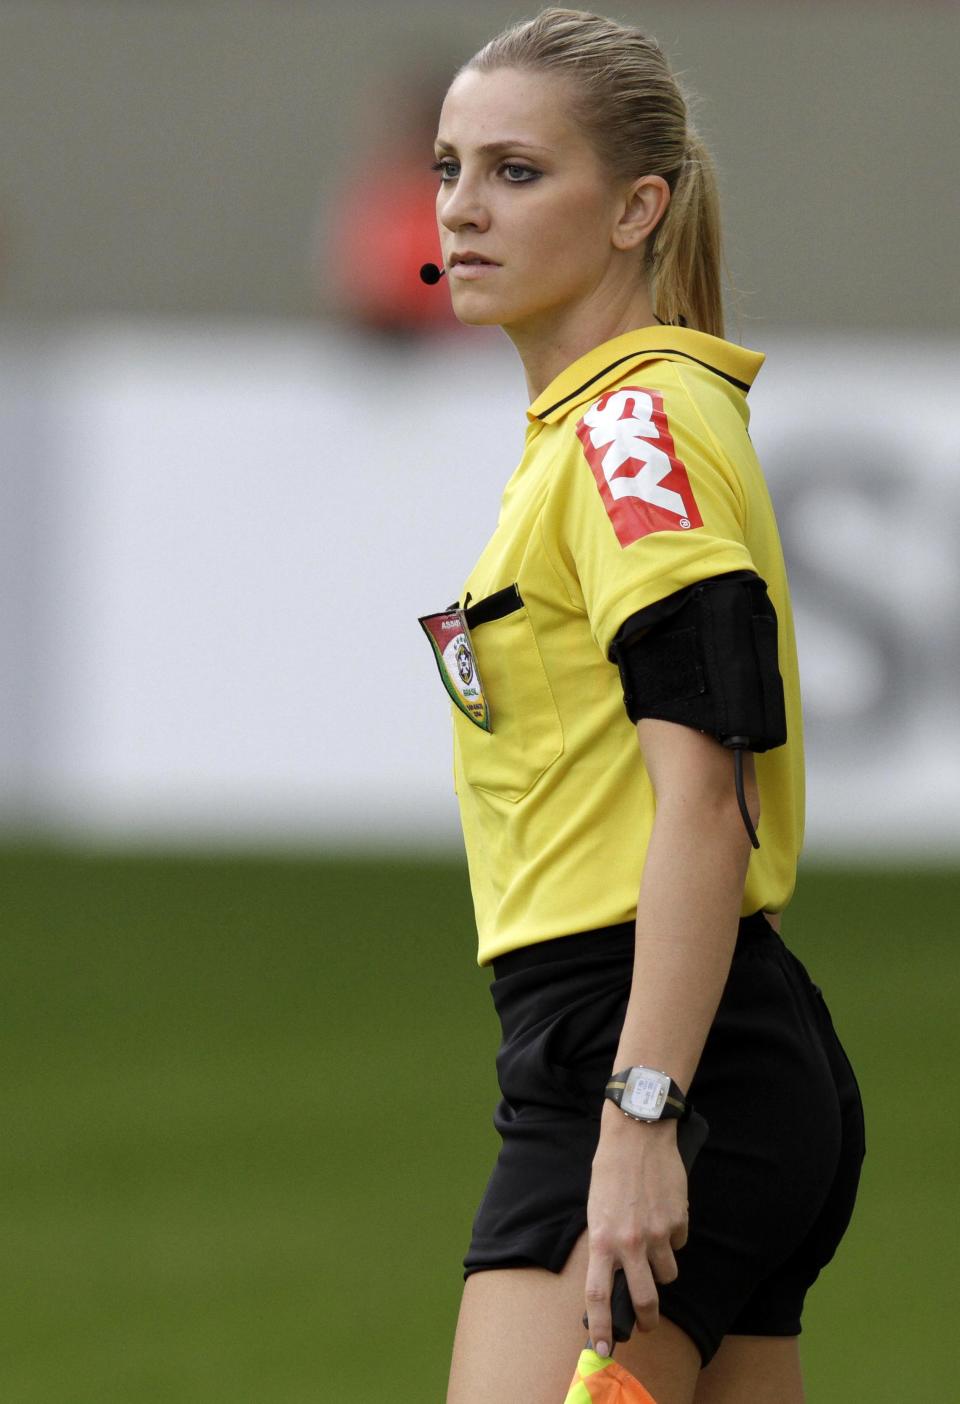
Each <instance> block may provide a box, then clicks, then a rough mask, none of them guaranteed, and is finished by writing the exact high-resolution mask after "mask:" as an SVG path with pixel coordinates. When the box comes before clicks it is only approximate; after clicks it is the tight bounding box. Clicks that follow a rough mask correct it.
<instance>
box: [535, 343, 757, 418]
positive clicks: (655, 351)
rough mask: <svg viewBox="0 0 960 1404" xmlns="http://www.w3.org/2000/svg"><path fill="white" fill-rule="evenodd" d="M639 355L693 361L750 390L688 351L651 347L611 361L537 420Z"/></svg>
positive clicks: (741, 382)
mask: <svg viewBox="0 0 960 1404" xmlns="http://www.w3.org/2000/svg"><path fill="white" fill-rule="evenodd" d="M638 355H645V356H682V358H683V359H684V360H685V361H693V362H694V363H695V364H696V365H698V366H703V367H704V369H706V370H708V371H713V373H714V375H719V377H720V379H721V380H726V381H729V383H730V384H731V385H735V386H736V387H737V389H738V390H742V391H743V393H744V394H745V395H746V393H747V391H748V390H749V389H750V386H749V385H748V384H747V383H746V381H743V380H738V379H737V378H736V376H735V375H727V373H726V371H722V370H718V369H717V367H716V366H712V365H711V364H710V362H709V361H701V360H700V358H699V357H698V356H689V355H687V353H686V351H677V350H675V348H674V347H672V346H651V347H645V348H644V350H643V351H642V352H638V351H632V352H631V353H630V355H628V356H620V357H618V358H617V360H615V361H611V362H610V364H609V366H604V368H603V370H599V371H597V373H596V375H592V376H591V377H590V379H589V380H585V381H584V382H583V384H582V385H578V386H577V388H576V390H571V391H570V394H569V395H564V397H563V399H562V400H558V401H557V403H556V404H555V405H551V406H550V408H549V409H545V410H544V411H543V412H542V413H541V414H538V415H537V416H536V417H537V419H546V417H547V415H548V414H553V412H554V410H558V409H559V408H560V406H561V405H565V404H566V403H567V401H568V400H574V399H576V397H577V396H578V395H582V394H583V392H584V390H589V388H590V386H591V385H592V384H593V383H594V381H595V380H600V379H601V377H602V376H605V375H607V374H608V373H609V372H610V371H612V370H613V369H614V368H615V367H616V366H622V365H623V363H624V361H635V360H636V359H637V357H638Z"/></svg>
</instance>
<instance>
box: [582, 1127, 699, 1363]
mask: <svg viewBox="0 0 960 1404" xmlns="http://www.w3.org/2000/svg"><path fill="white" fill-rule="evenodd" d="M587 1226H588V1233H589V1245H590V1258H589V1263H588V1266H587V1283H586V1304H587V1319H588V1322H589V1330H590V1339H591V1341H593V1343H594V1348H595V1349H596V1351H597V1352H598V1354H600V1355H608V1354H609V1353H610V1351H611V1350H612V1348H613V1329H612V1324H611V1320H610V1292H611V1288H612V1285H613V1274H614V1272H615V1271H616V1269H617V1268H618V1267H622V1268H623V1270H624V1272H625V1274H626V1278H627V1285H628V1287H629V1289H630V1297H631V1300H632V1302H633V1307H634V1311H635V1312H636V1316H637V1327H638V1329H639V1330H641V1331H652V1330H653V1329H654V1327H655V1326H656V1325H657V1322H658V1320H659V1317H660V1310H659V1302H658V1298H657V1289H656V1283H657V1282H673V1281H674V1279H675V1278H676V1276H677V1262H676V1258H675V1257H674V1251H675V1250H677V1249H679V1248H682V1247H683V1245H684V1244H685V1243H686V1241H687V1175H686V1171H685V1170H684V1167H683V1162H682V1160H681V1159H680V1154H679V1151H678V1150H677V1123H676V1121H673V1120H670V1121H662V1122H651V1123H646V1122H639V1121H632V1120H631V1119H630V1118H629V1117H626V1116H624V1114H623V1113H622V1112H621V1111H620V1110H619V1109H618V1108H617V1107H615V1106H614V1105H613V1103H610V1102H608V1103H607V1104H606V1105H605V1106H604V1109H603V1115H602V1118H601V1131H600V1142H599V1145H598V1146H597V1151H596V1154H595V1155H594V1158H593V1173H592V1176H591V1180H590V1197H589V1199H588V1201H587Z"/></svg>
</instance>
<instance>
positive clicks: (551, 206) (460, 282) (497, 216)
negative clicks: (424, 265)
mask: <svg viewBox="0 0 960 1404" xmlns="http://www.w3.org/2000/svg"><path fill="white" fill-rule="evenodd" d="M568 106H569V89H568V86H567V83H566V80H564V79H562V78H558V77H555V76H553V75H551V74H543V73H526V72H523V71H520V70H517V69H498V70H496V71H495V72H493V73H477V72H470V71H468V72H466V73H462V74H461V75H460V76H459V77H458V78H456V79H455V80H454V82H453V84H452V86H451V87H450V90H449V91H448V93H447V96H446V99H445V101H444V104H443V108H442V111H441V114H440V123H439V130H438V134H437V145H436V154H437V161H438V166H439V177H440V188H439V190H438V192H437V223H438V226H439V230H440V244H441V248H442V251H443V262H444V265H445V267H446V268H447V280H448V283H449V285H450V296H451V298H452V300H453V309H454V311H455V313H456V315H457V317H458V318H459V319H460V320H461V321H462V322H467V323H471V324H473V325H481V324H495V325H499V326H502V327H504V328H505V329H506V330H510V329H512V328H516V329H518V330H520V329H523V328H527V329H531V328H536V327H537V326H538V325H539V326H549V325H551V323H552V322H553V321H555V320H556V318H557V316H558V314H560V315H562V314H563V313H565V312H568V311H573V312H575V311H576V309H577V308H578V307H579V306H581V305H582V303H583V301H584V299H590V298H591V297H595V296H597V294H598V290H600V289H602V288H603V287H604V285H605V284H606V283H608V282H610V280H611V279H613V280H614V281H615V280H616V279H619V278H622V277H623V275H624V271H625V270H624V265H623V251H622V250H618V249H617V247H616V246H615V243H614V241H613V238H612V233H613V231H614V229H615V228H616V226H617V223H618V218H619V216H620V215H622V212H623V208H624V199H625V191H626V189H627V187H626V185H625V184H624V183H622V182H621V183H618V182H616V181H615V180H614V179H613V177H612V176H611V174H610V173H609V172H608V171H607V169H606V168H605V167H604V166H603V165H602V163H601V161H600V159H599V157H598V156H597V154H596V153H595V151H594V149H593V147H592V146H591V144H590V143H589V141H588V140H587V138H586V137H585V136H584V134H583V133H582V132H581V131H580V129H579V127H577V126H575V125H574V124H573V122H572V121H570V120H568V118H567V117H566V115H565V112H566V110H567V109H568ZM462 253H468V254H472V255H479V256H480V257H481V258H482V259H483V260H485V261H484V262H482V263H479V264H470V263H456V262H454V260H455V259H456V257H457V255H459V254H462ZM636 269H637V263H636V261H634V263H633V264H632V266H631V268H630V270H629V272H630V275H631V276H632V277H634V278H635V277H636Z"/></svg>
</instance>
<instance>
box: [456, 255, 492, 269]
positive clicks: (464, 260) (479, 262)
mask: <svg viewBox="0 0 960 1404" xmlns="http://www.w3.org/2000/svg"><path fill="white" fill-rule="evenodd" d="M464 264H465V265H467V266H480V267H487V268H499V267H500V265H499V263H495V262H494V260H493V259H492V258H487V257H486V256H485V255H484V254H479V253H471V252H467V253H455V254H451V256H450V266H451V268H456V267H460V266H461V265H464Z"/></svg>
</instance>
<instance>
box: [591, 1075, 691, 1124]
mask: <svg viewBox="0 0 960 1404" xmlns="http://www.w3.org/2000/svg"><path fill="white" fill-rule="evenodd" d="M604 1096H605V1097H609V1098H610V1100H611V1102H616V1104H617V1106H618V1107H619V1108H620V1110H621V1111H622V1112H624V1113H625V1115H627V1116H632V1117H633V1119H634V1121H666V1119H667V1118H668V1117H675V1118H676V1120H677V1121H686V1120H687V1118H688V1117H689V1115H690V1113H691V1111H692V1110H693V1108H692V1106H691V1105H690V1103H689V1102H688V1101H687V1099H686V1095H685V1094H684V1093H683V1092H681V1090H680V1088H679V1087H678V1086H677V1084H676V1083H675V1082H674V1081H673V1080H672V1078H670V1077H669V1076H668V1075H667V1074H666V1073H665V1072H660V1071H659V1069H657V1068H624V1070H623V1072H618V1073H614V1074H613V1077H611V1079H610V1081H609V1082H608V1083H607V1085H606V1088H605V1089H604Z"/></svg>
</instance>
